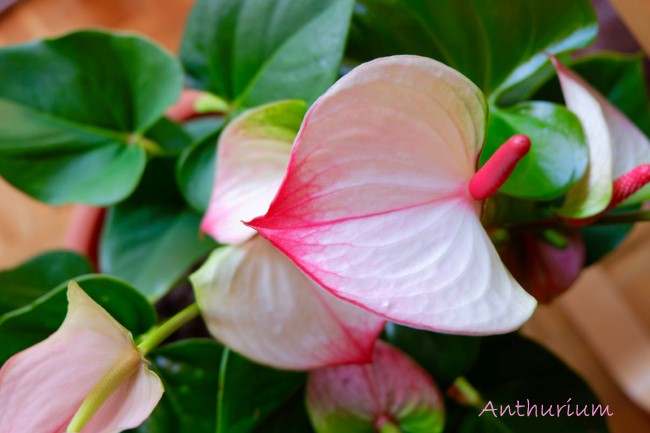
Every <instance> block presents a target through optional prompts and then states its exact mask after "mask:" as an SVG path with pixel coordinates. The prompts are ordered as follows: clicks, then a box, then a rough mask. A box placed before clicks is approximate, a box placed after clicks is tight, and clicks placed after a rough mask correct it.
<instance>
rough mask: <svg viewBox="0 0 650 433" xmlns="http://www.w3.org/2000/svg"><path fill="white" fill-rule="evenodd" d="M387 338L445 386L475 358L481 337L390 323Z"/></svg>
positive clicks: (465, 370) (442, 387)
mask: <svg viewBox="0 0 650 433" xmlns="http://www.w3.org/2000/svg"><path fill="white" fill-rule="evenodd" d="M385 332H386V340H387V341H388V342H389V343H391V344H392V345H393V346H395V347H397V348H399V349H401V350H403V351H404V352H405V353H407V354H408V355H409V356H411V357H412V358H413V359H414V360H415V361H417V362H418V364H420V365H421V366H422V367H423V368H424V369H426V370H427V371H428V372H429V374H430V375H431V376H432V377H433V378H435V380H436V382H437V383H438V385H439V386H440V388H441V389H446V388H448V387H449V385H451V384H452V383H453V381H454V380H456V378H457V377H459V376H462V375H464V374H465V373H466V372H467V371H469V369H470V368H471V366H472V365H473V364H474V362H475V361H476V357H477V356H478V351H479V344H480V339H479V338H477V337H467V336H461V335H448V334H438V333H436V332H429V331H423V330H420V329H414V328H408V327H405V326H400V325H396V324H394V323H389V324H387V325H386V331H385Z"/></svg>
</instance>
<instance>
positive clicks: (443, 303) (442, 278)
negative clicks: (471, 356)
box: [250, 56, 535, 334]
mask: <svg viewBox="0 0 650 433" xmlns="http://www.w3.org/2000/svg"><path fill="white" fill-rule="evenodd" d="M485 117H486V107H485V101H484V98H483V96H482V94H481V93H480V91H479V90H478V89H477V88H476V87H475V86H474V85H473V84H472V83H471V82H470V81H469V80H468V79H466V78H465V77H463V76H462V75H461V74H459V73H458V72H456V71H454V70H453V69H451V68H449V67H447V66H444V65H443V64H441V63H439V62H436V61H434V60H430V59H425V58H421V57H416V56H395V57H388V58H383V59H378V60H375V61H372V62H369V63H366V64H364V65H361V66H359V67H358V68H356V69H355V70H353V71H352V72H350V73H349V74H348V75H346V76H345V77H343V78H342V79H341V80H339V82H338V83H337V84H335V85H334V86H333V87H332V88H331V89H330V90H329V91H328V92H327V93H326V94H325V95H324V96H322V97H321V98H320V99H319V100H318V101H317V102H316V103H315V104H314V106H313V107H312V108H311V109H310V111H309V112H308V114H307V116H306V118H305V120H304V122H303V126H302V128H301V131H300V133H299V135H298V137H297V138H296V141H295V143H294V147H293V150H292V156H291V161H290V164H289V168H288V172H287V175H286V178H285V180H284V182H283V184H282V186H281V189H280V191H279V192H278V195H277V196H276V198H275V199H274V201H273V203H272V204H271V206H270V209H269V211H268V213H267V214H266V215H265V216H263V217H259V218H257V219H255V220H253V221H252V222H251V223H250V225H251V226H252V227H254V228H255V229H256V230H257V231H258V232H259V233H260V234H261V235H262V236H264V237H265V238H267V239H268V240H269V241H271V243H273V244H274V245H275V246H276V247H278V248H279V249H280V250H282V251H283V252H284V253H285V254H286V255H287V256H288V257H289V258H290V259H291V260H292V261H293V262H294V263H296V264H297V265H298V266H299V267H300V268H301V269H302V270H303V271H304V272H305V273H307V274H308V275H309V276H311V277H312V278H313V279H314V280H315V281H316V282H318V283H319V284H320V285H322V286H323V287H325V288H326V289H328V290H329V291H331V292H332V293H334V294H335V295H336V296H338V297H341V298H343V299H346V300H348V301H351V302H353V303H355V304H357V305H359V306H361V307H363V308H366V309H368V310H370V311H372V312H375V313H377V314H380V315H382V316H384V317H386V318H387V319H389V320H392V321H396V322H399V323H403V324H408V325H411V326H415V327H421V328H428V329H433V330H438V331H448V332H456V333H470V334H487V333H497V332H506V331H510V330H512V329H514V328H517V327H519V326H520V325H521V324H522V323H523V322H524V321H525V320H526V319H527V318H528V317H529V316H530V314H531V313H532V311H533V309H534V306H535V302H534V300H533V299H532V298H531V297H530V296H529V295H528V294H527V293H526V292H525V291H524V290H523V289H522V288H521V287H520V286H519V284H517V282H516V281H515V280H514V279H513V278H512V277H511V276H510V274H509V273H508V271H507V270H506V268H505V267H504V265H503V264H502V262H501V260H500V258H499V256H498V254H497V253H496V250H495V249H494V247H493V245H492V243H491V242H490V240H489V238H488V236H487V234H486V233H485V231H484V230H483V228H482V226H481V223H480V221H479V213H480V203H479V202H476V201H475V200H473V199H472V198H471V197H470V196H469V192H468V183H469V181H470V179H471V177H472V175H473V174H474V169H475V166H476V159H477V155H478V153H479V151H480V149H481V146H482V144H483V139H484V133H485Z"/></svg>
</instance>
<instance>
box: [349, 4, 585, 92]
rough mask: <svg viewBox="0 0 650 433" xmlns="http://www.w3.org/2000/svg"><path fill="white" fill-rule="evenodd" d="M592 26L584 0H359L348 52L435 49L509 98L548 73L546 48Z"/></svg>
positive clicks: (576, 42)
mask: <svg viewBox="0 0 650 433" xmlns="http://www.w3.org/2000/svg"><path fill="white" fill-rule="evenodd" d="M596 32H597V20H596V15H595V13H594V11H593V8H592V6H591V4H590V2H589V1H588V0H572V1H569V2H567V1H566V0H526V1H521V0H437V1H422V0H402V1H395V0H358V1H357V7H356V8H355V13H354V19H353V25H352V28H351V30H350V41H349V46H348V51H347V54H348V56H350V57H351V58H353V59H357V60H362V61H365V60H369V59H372V58H376V57H383V56H387V55H393V54H418V55H421V56H425V57H432V58H434V59H438V60H440V61H442V62H444V63H446V64H447V65H449V66H451V67H453V68H454V69H457V70H459V71H460V72H462V73H463V74H465V75H466V76H467V77H468V78H469V79H471V80H472V81H473V82H474V83H476V85H478V86H479V87H480V88H481V89H482V90H483V92H484V93H485V94H486V95H492V100H495V101H496V100H497V99H498V100H499V102H500V103H502V104H506V105H507V104H511V103H513V102H517V101H521V100H523V99H526V97H527V96H528V95H530V93H531V92H532V91H533V90H534V89H535V88H537V87H538V86H539V85H541V84H542V83H543V81H545V79H547V77H548V76H550V74H551V73H552V68H551V67H550V64H549V62H548V59H547V58H546V56H545V54H544V51H548V52H551V53H560V52H564V51H569V50H574V49H576V48H582V47H584V46H586V45H587V44H589V42H591V40H592V39H593V38H594V37H595V35H596ZM539 72H542V73H541V74H540V73H539Z"/></svg>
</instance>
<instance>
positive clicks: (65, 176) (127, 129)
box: [0, 31, 182, 205]
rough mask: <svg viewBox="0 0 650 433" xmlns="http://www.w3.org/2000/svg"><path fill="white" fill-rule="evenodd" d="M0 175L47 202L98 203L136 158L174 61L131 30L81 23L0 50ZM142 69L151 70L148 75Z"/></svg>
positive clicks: (171, 97)
mask: <svg viewBox="0 0 650 433" xmlns="http://www.w3.org/2000/svg"><path fill="white" fill-rule="evenodd" d="M0 64H2V65H3V67H2V68H1V69H0V174H1V175H2V176H3V177H4V178H5V179H7V180H8V181H9V182H10V183H12V184H13V185H14V186H16V187H17V188H19V189H21V190H23V191H24V192H26V193H27V194H30V195H32V196H33V197H35V198H37V199H39V200H42V201H45V202H48V203H51V204H60V203H70V202H77V203H87V204H93V205H108V204H112V203H115V202H118V201H120V200H122V199H123V198H125V197H126V196H128V195H129V194H130V193H131V192H132V191H133V189H134V188H135V186H136V185H137V183H138V181H139V179H140V176H141V175H142V171H143V169H144V166H145V163H146V154H145V148H147V147H149V146H148V145H149V143H148V142H147V141H146V140H144V139H143V138H142V137H143V136H144V134H145V132H146V130H147V129H148V128H149V127H150V126H152V125H153V124H154V123H155V122H156V121H157V120H158V119H159V118H160V117H161V116H162V115H163V112H164V111H165V109H166V108H167V107H168V106H170V105H171V104H172V103H174V102H175V101H176V99H177V98H178V96H179V94H180V90H181V87H182V70H181V67H180V65H179V63H178V61H176V60H175V59H174V58H173V57H172V56H171V55H170V54H168V53H167V52H165V51H163V50H162V49H161V48H159V47H158V46H156V45H154V44H153V43H151V42H149V41H147V40H145V39H142V38H140V37H135V36H129V35H112V34H108V33H103V32H97V31H85V32H78V33H72V34H69V35H65V36H63V37H60V38H58V39H48V40H43V41H38V42H32V43H28V44H25V45H19V46H13V47H7V48H3V49H1V50H0ZM151 71H155V73H152V72H151Z"/></svg>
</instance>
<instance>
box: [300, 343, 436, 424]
mask: <svg viewBox="0 0 650 433" xmlns="http://www.w3.org/2000/svg"><path fill="white" fill-rule="evenodd" d="M307 410H308V412H309V417H310V418H311V420H312V424H313V426H314V429H315V430H316V432H317V433H366V432H384V431H386V432H392V431H395V432H409V433H437V432H441V431H442V429H443V426H444V408H443V402H442V398H441V396H440V392H439V391H438V388H437V386H436V385H435V383H434V382H433V380H432V379H431V377H430V376H429V375H428V374H427V373H426V371H424V370H423V369H422V368H421V367H420V366H419V365H417V364H416V363H415V362H414V361H413V360H411V359H410V358H409V357H408V356H406V355H405V354H403V353H402V352H400V351H399V350H397V349H395V348H393V347H391V346H389V345H388V344H386V343H384V342H381V341H378V342H377V345H376V347H375V351H374V357H373V362H372V364H365V365H343V366H337V367H329V368H323V369H320V370H316V371H313V372H311V373H310V375H309V380H308V382H307ZM387 424H388V425H390V426H391V427H394V428H393V429H392V430H391V429H389V427H388V426H387Z"/></svg>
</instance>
